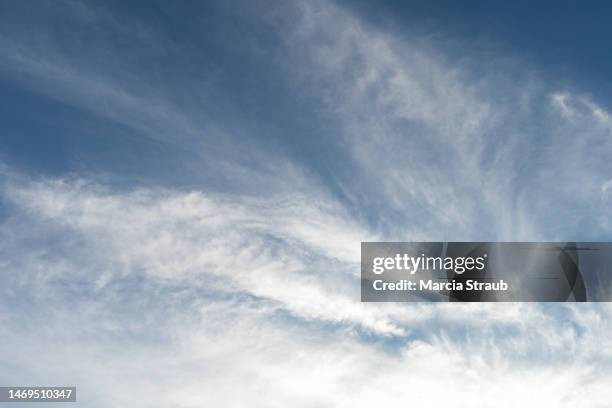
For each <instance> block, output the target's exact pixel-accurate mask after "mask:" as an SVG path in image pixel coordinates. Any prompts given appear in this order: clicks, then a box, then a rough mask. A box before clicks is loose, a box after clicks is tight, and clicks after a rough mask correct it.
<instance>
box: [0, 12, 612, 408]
mask: <svg viewBox="0 0 612 408" xmlns="http://www.w3.org/2000/svg"><path fill="white" fill-rule="evenodd" d="M268 5H269V3H265V4H264V5H263V6H262V3H259V4H258V5H256V6H252V7H253V8H254V9H256V10H253V9H251V10H247V11H246V12H245V13H243V14H240V18H243V19H246V20H249V21H256V24H257V25H262V26H265V27H268V28H269V29H270V30H271V32H272V33H273V34H274V35H275V37H274V38H275V39H280V40H279V42H278V43H277V44H278V47H268V48H266V46H265V44H260V45H261V46H262V49H263V50H264V51H262V56H264V57H265V58H269V61H268V60H267V61H266V63H269V64H272V65H279V66H280V68H279V72H282V73H283V74H284V77H282V78H278V81H279V82H282V83H284V84H293V85H288V90H287V92H289V93H290V96H291V97H292V98H295V99H296V100H305V101H308V102H309V103H311V104H314V105H315V106H316V109H312V110H307V109H306V110H304V111H303V112H302V111H300V112H294V111H286V112H284V111H279V112H284V114H286V115H287V116H289V117H290V118H298V117H300V115H303V116H305V117H306V120H311V121H315V122H316V121H318V123H319V125H318V126H317V127H316V129H317V132H314V133H312V134H304V133H300V132H296V133H297V135H288V134H287V135H285V134H282V132H279V133H280V134H277V135H275V137H276V139H274V140H275V143H277V144H275V143H272V144H269V143H268V142H269V140H268V139H266V143H263V142H262V144H261V146H260V145H258V144H257V143H252V141H253V140H255V141H257V140H259V139H260V138H261V139H263V138H264V137H263V135H260V134H251V135H249V138H251V139H250V140H251V141H250V142H248V143H246V142H243V139H242V138H241V136H242V135H244V134H246V133H253V132H255V131H254V130H252V128H251V127H250V123H249V122H248V121H245V122H244V123H234V122H231V125H230V124H228V123H229V122H230V121H229V120H227V119H228V118H226V117H219V116H216V115H215V114H213V113H211V112H212V111H208V110H207V109H209V108H210V106H212V105H214V102H215V101H214V99H215V98H214V97H213V96H211V94H209V93H207V92H205V91H204V90H202V89H203V88H200V87H198V86H195V85H194V86H193V87H192V88H193V89H190V91H189V92H186V93H185V95H183V98H182V99H181V98H180V97H178V96H180V95H179V94H180V93H181V92H179V91H180V89H184V87H183V86H178V90H177V89H175V87H173V84H174V85H176V82H173V81H169V82H167V83H166V82H163V83H157V82H154V81H153V78H154V77H155V75H152V74H151V72H149V71H147V73H146V74H144V73H143V74H142V75H138V74H139V72H138V67H139V65H138V62H134V61H133V60H129V58H128V56H127V55H125V54H122V53H117V54H115V56H116V60H114V61H110V62H109V63H108V65H96V64H93V63H92V61H98V60H97V59H96V58H94V56H91V55H89V58H90V59H89V60H86V61H78V59H77V58H76V56H75V55H74V54H71V53H66V52H63V48H62V47H61V46H59V45H58V44H57V43H54V42H53V41H48V42H46V43H43V45H44V46H41V47H39V48H36V47H34V46H33V45H32V44H31V43H30V42H28V41H25V40H24V41H21V42H20V40H19V39H15V38H9V37H10V36H9V37H7V36H6V35H5V36H4V37H2V41H1V43H0V47H1V48H2V50H3V51H5V52H4V55H5V57H4V58H3V59H2V67H3V72H4V73H5V74H6V73H7V72H8V74H6V75H8V77H10V78H12V79H13V80H14V81H15V82H18V83H20V84H22V85H24V86H28V87H29V88H30V89H33V90H34V91H35V92H42V93H43V94H45V95H47V96H51V97H52V98H53V99H55V100H59V101H61V102H62V103H66V104H69V105H72V106H76V107H78V108H79V109H82V110H84V111H87V112H90V113H92V114H94V115H98V116H100V117H103V118H106V119H108V120H109V121H111V122H114V123H118V124H121V125H124V126H127V127H128V128H130V129H132V130H133V131H135V132H136V133H138V134H139V135H142V136H146V137H149V138H153V139H156V140H162V141H164V142H167V143H171V144H172V143H175V144H180V145H181V146H182V147H184V148H185V149H187V150H197V151H200V150H199V149H201V151H202V154H201V155H199V156H198V161H197V163H193V165H194V169H195V170H194V171H199V172H204V173H206V172H208V171H209V170H210V171H211V173H210V174H211V176H210V177H209V178H215V175H216V174H218V173H224V174H225V175H226V176H227V175H228V174H229V176H228V177H227V179H228V180H229V182H228V185H229V184H233V186H234V187H233V188H230V187H229V186H227V188H225V189H220V188H216V187H215V188H213V187H211V185H209V184H207V183H206V182H202V183H200V184H198V185H196V186H194V187H193V188H189V189H188V188H185V187H176V188H160V187H158V186H154V185H153V186H152V185H142V186H130V187H129V188H118V187H116V186H113V185H108V184H105V183H102V182H100V181H99V180H90V179H87V178H84V177H78V176H66V177H55V178H54V177H47V176H43V177H41V178H40V179H39V180H33V179H32V178H31V177H29V176H26V175H22V174H21V175H20V174H15V173H11V170H10V169H9V170H7V171H5V172H4V173H3V175H4V176H5V177H4V178H5V179H6V181H5V183H4V184H3V186H2V192H1V197H2V202H3V203H4V205H5V206H6V209H7V214H6V216H5V218H3V220H2V229H1V230H0V231H1V232H0V237H1V241H0V242H1V244H0V254H1V255H2V256H1V259H2V261H0V270H1V272H2V276H3V277H4V282H5V285H4V286H3V289H2V291H3V292H2V293H3V296H2V300H1V301H0V308H1V309H0V311H1V313H0V316H1V318H2V320H3V321H4V322H5V323H7V324H4V325H2V329H0V330H1V331H0V333H2V338H3V340H4V342H5V344H6V345H8V346H9V347H5V348H4V351H3V352H2V359H0V360H2V361H3V363H2V364H3V367H6V369H5V370H0V372H2V373H3V374H2V376H1V377H0V379H2V381H3V382H7V383H8V382H11V383H13V382H14V381H15V380H19V381H23V382H24V383H25V382H31V381H33V380H35V381H38V382H40V383H44V382H48V381H50V379H53V380H54V381H55V380H56V379H58V380H61V381H64V382H65V383H76V384H77V385H78V386H79V390H80V391H79V392H80V394H79V399H81V398H83V399H82V401H85V402H84V404H85V405H86V406H126V405H129V406H150V405H152V404H155V403H157V404H159V403H160V399H159V398H160V397H159V394H158V393H156V390H159V389H162V388H163V389H167V390H169V391H168V393H167V394H166V395H165V396H164V397H161V398H162V402H163V403H165V404H166V405H172V404H175V405H177V406H181V407H190V406H201V405H224V406H244V405H245V404H247V403H248V404H249V405H254V406H286V405H287V404H291V405H297V406H305V407H307V406H321V405H323V406H351V407H354V406H371V405H373V404H374V403H376V404H388V405H391V404H394V405H396V404H399V403H405V401H406V400H410V401H411V402H413V403H417V404H418V405H427V406H442V405H444V406H448V395H453V402H454V403H455V405H456V406H465V407H467V406H470V407H471V406H474V401H478V403H479V404H481V406H491V405H495V406H516V405H517V404H522V405H537V406H539V405H554V406H576V405H580V404H582V405H588V406H595V407H596V406H605V404H607V400H608V399H609V392H608V391H607V388H608V387H607V386H606V385H607V384H608V383H609V381H610V375H611V374H610V359H609V357H610V350H612V344H610V342H609V341H607V340H605V339H606V338H607V337H608V336H607V333H608V332H609V330H610V313H611V310H610V308H609V307H608V306H606V305H580V306H566V305H539V304H496V305H486V304H475V305H433V304H410V305H407V304H380V305H379V304H361V303H359V301H358V299H359V280H358V269H359V267H358V263H359V242H360V241H363V240H378V239H380V240H390V239H395V240H428V239H431V240H443V239H447V240H462V239H467V240H470V239H475V240H478V239H482V240H488V239H493V240H494V239H500V240H502V239H504V240H539V239H547V240H580V239H584V240H588V239H600V238H602V237H606V236H608V235H609V232H610V224H609V216H608V212H609V211H608V209H609V200H606V199H605V194H606V192H607V187H606V186H607V184H606V183H609V181H607V180H609V179H610V177H611V175H610V170H611V169H610V164H609V163H608V159H607V157H609V154H610V153H611V152H610V149H611V148H612V147H611V146H610V142H609V140H610V126H609V114H608V113H607V111H606V110H605V109H604V108H603V107H601V106H600V105H598V104H597V103H596V102H595V101H593V100H591V99H589V98H588V97H586V96H582V95H580V94H578V93H576V92H565V91H563V92H562V91H559V90H558V89H556V87H555V86H553V85H551V84H549V83H548V82H547V80H546V78H545V77H544V76H542V75H538V74H537V73H536V72H535V68H534V72H530V73H528V74H526V75H525V74H521V73H519V72H516V69H517V68H516V66H515V65H512V64H511V63H510V64H508V65H504V64H503V63H499V62H490V61H479V60H477V61H476V62H477V63H482V64H481V71H482V72H480V73H477V74H474V73H473V72H471V71H470V69H471V68H472V67H473V66H474V62H471V65H469V64H467V63H462V62H459V61H452V60H449V59H448V57H447V56H445V55H444V54H443V53H442V52H440V51H437V49H436V45H435V43H433V42H431V41H427V40H424V39H423V38H420V37H418V33H409V34H406V35H398V34H397V33H393V32H389V31H386V30H384V29H383V28H381V27H377V26H374V25H372V24H370V23H368V22H367V21H364V20H363V18H361V17H359V16H357V15H355V14H354V13H352V12H350V11H349V10H347V9H345V8H342V7H339V6H337V5H335V4H332V3H322V2H321V3H318V2H310V3H307V4H294V3H286V4H285V3H283V4H280V5H275V6H273V7H269V8H266V7H267V6H268ZM264 6H265V7H264ZM259 7H262V8H261V9H260V8H259ZM264 8H265V9H266V12H265V13H260V11H261V10H263V9H264ZM79 10H80V9H79ZM83 13H85V15H86V16H87V19H93V21H94V22H97V23H98V24H101V27H99V28H100V29H101V30H102V31H103V32H114V31H115V30H117V26H116V24H114V23H113V20H112V19H110V20H109V19H108V18H105V19H103V21H101V22H100V21H99V19H97V17H96V13H95V12H94V11H92V10H89V9H87V7H85V9H84V10H81V11H80V12H79V13H78V15H80V16H81V17H79V18H82V15H83ZM107 17H108V16H107ZM87 21H90V20H87ZM145 32H146V36H144V37H143V36H142V31H140V30H138V31H137V32H136V33H135V32H131V31H129V30H127V31H124V32H122V34H123V35H124V36H126V37H127V38H130V39H133V40H137V39H140V41H143V43H146V41H148V39H151V38H158V37H159V38H163V33H159V32H155V30H151V31H147V30H145ZM109 49H111V50H112V49H113V47H109ZM465 49H466V53H467V57H466V58H469V57H470V53H469V47H467V46H466V48H465ZM262 58H263V57H262ZM270 61H271V62H270ZM488 64H491V65H492V66H493V68H494V69H495V72H492V70H493V68H490V67H489V65H488ZM504 69H506V70H507V71H503V70H504ZM500 70H501V71H502V72H500ZM115 73H122V74H121V75H119V74H117V75H115ZM181 73H182V72H181ZM175 74H176V73H175ZM122 75H123V76H122ZM262 75H263V74H262ZM176 76H179V77H180V75H176ZM516 78H519V80H517V79H516ZM127 79H129V81H128V80H127ZM190 79H192V78H190V77H189V76H187V77H185V78H178V79H177V81H179V80H182V82H181V83H183V82H184V83H187V84H189V83H190ZM193 84H199V85H201V83H200V82H196V81H195V80H194V81H193ZM183 85H184V84H183ZM205 89H208V88H205ZM221 91H223V89H222V87H221ZM200 92H202V93H201V94H200ZM213 94H214V95H218V93H213ZM227 94H228V96H227V99H228V100H234V101H235V103H236V104H237V105H239V104H240V102H241V100H240V98H239V97H237V96H236V97H235V98H233V97H232V93H231V92H230V91H228V92H227ZM268 97H269V96H268V94H261V95H259V98H260V99H259V100H260V101H264V100H266V98H268ZM289 99H291V98H289ZM198 101H200V102H201V101H204V102H205V103H201V104H200V103H197V102H198ZM279 105H282V103H280V102H279ZM304 105H305V106H308V104H307V103H304ZM233 118H234V117H232V119H233ZM296 121H297V120H296ZM263 128H265V126H264V127H262V128H258V130H260V129H263ZM109 137H113V135H112V134H110V133H109ZM221 137H223V141H221ZM300 138H310V139H311V140H309V142H310V143H312V145H313V146H315V147H316V149H313V150H317V151H318V150H321V151H330V152H333V153H334V154H332V155H329V156H321V157H319V156H316V157H315V155H312V156H309V154H308V152H307V151H304V152H303V154H302V155H298V156H299V158H296V155H295V154H293V155H292V153H290V152H291V149H289V148H284V147H287V146H285V145H292V144H298V145H299V143H298V142H299V141H300V140H299V139H300ZM271 145H272V146H273V147H274V148H270V146H271ZM278 145H280V146H281V147H279V146H278ZM300 146H301V145H300ZM206 147H211V150H207V149H206ZM297 150H299V149H297ZM321 167H323V168H327V169H331V173H332V174H333V177H328V178H326V177H324V173H323V172H321V171H320V168H321ZM215 171H216V172H217V173H215ZM247 185H249V186H250V187H251V188H249V189H246V188H242V187H244V186H247ZM247 190H248V191H247ZM602 195H603V198H602ZM32 332H36V333H39V335H38V336H36V337H33V336H31V335H30V334H31V333H32ZM41 351H42V352H43V353H44V355H45V356H46V357H45V358H44V359H40V358H38V357H36V358H34V357H33V356H37V355H39V354H40V352H41ZM66 361H70V364H66ZM559 373H563V374H559ZM576 384H578V385H579V386H576ZM81 390H82V391H81ZM108 390H113V392H112V393H111V392H109V391H108ZM134 390H137V391H139V394H138V395H135V394H134ZM441 390H444V391H445V392H444V393H443V392H441ZM81 395H82V396H83V397H81ZM164 398H165V399H164ZM296 401H297V402H296Z"/></svg>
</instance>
